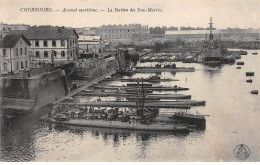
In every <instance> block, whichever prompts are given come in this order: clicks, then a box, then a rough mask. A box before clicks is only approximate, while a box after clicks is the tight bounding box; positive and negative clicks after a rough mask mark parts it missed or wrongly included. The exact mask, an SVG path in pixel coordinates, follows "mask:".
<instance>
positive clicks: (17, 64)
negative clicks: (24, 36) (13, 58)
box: [16, 62, 19, 70]
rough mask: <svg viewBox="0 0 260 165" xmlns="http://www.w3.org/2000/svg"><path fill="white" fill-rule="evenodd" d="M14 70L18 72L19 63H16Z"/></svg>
mask: <svg viewBox="0 0 260 165" xmlns="http://www.w3.org/2000/svg"><path fill="white" fill-rule="evenodd" d="M16 70H19V63H18V62H16Z"/></svg>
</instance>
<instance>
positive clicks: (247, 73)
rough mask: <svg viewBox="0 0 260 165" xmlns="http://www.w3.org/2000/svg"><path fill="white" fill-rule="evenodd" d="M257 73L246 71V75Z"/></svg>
mask: <svg viewBox="0 0 260 165" xmlns="http://www.w3.org/2000/svg"><path fill="white" fill-rule="evenodd" d="M254 75H255V73H254V72H246V76H254Z"/></svg>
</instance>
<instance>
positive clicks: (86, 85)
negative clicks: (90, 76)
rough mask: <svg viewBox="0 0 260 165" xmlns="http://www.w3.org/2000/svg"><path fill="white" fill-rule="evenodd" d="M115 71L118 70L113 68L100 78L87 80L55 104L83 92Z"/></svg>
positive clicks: (55, 102)
mask: <svg viewBox="0 0 260 165" xmlns="http://www.w3.org/2000/svg"><path fill="white" fill-rule="evenodd" d="M115 73H116V71H115V70H112V71H111V72H109V73H107V74H105V75H103V76H101V77H99V78H97V79H95V80H92V81H89V82H86V83H84V84H83V85H82V86H81V87H79V88H77V89H75V90H73V91H72V92H70V93H69V94H67V95H66V96H65V97H63V98H61V99H59V100H56V101H54V102H53V104H58V103H60V102H62V101H64V100H66V99H68V98H70V97H71V96H74V95H75V94H77V93H79V92H81V91H82V90H84V89H85V88H88V87H90V86H91V85H93V84H95V83H97V82H99V81H101V80H103V79H105V78H106V77H107V76H111V75H113V74H115Z"/></svg>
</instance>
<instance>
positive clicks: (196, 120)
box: [172, 115, 206, 129]
mask: <svg viewBox="0 0 260 165" xmlns="http://www.w3.org/2000/svg"><path fill="white" fill-rule="evenodd" d="M172 119H174V120H176V121H177V122H178V123H181V124H188V125H196V126H197V128H199V129H206V119H205V117H204V116H200V117H196V116H190V115H173V116H172Z"/></svg>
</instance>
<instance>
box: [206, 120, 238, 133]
mask: <svg viewBox="0 0 260 165" xmlns="http://www.w3.org/2000/svg"><path fill="white" fill-rule="evenodd" d="M208 122H209V123H211V124H213V125H215V126H217V127H219V128H222V129H224V130H226V131H228V132H232V133H237V132H236V131H232V130H229V129H226V128H224V127H222V126H219V125H217V124H215V123H213V122H210V121H208Z"/></svg>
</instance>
